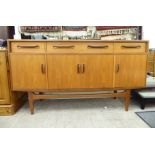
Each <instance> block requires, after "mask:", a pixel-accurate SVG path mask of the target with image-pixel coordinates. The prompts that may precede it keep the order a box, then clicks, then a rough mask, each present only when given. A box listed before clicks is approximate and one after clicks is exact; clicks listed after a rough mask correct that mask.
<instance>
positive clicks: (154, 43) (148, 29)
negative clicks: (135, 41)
mask: <svg viewBox="0 0 155 155" xmlns="http://www.w3.org/2000/svg"><path fill="white" fill-rule="evenodd" d="M143 39H144V40H149V48H155V27H154V26H153V25H149V26H147V25H146V26H143Z"/></svg>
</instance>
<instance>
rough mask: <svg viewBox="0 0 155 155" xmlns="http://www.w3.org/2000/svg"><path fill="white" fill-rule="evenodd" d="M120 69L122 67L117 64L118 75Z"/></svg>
mask: <svg viewBox="0 0 155 155" xmlns="http://www.w3.org/2000/svg"><path fill="white" fill-rule="evenodd" d="M119 69H120V66H119V64H117V65H116V73H118V72H119Z"/></svg>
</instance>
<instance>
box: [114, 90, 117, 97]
mask: <svg viewBox="0 0 155 155" xmlns="http://www.w3.org/2000/svg"><path fill="white" fill-rule="evenodd" d="M114 93H117V90H114ZM114 99H117V97H114Z"/></svg>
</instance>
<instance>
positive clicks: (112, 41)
mask: <svg viewBox="0 0 155 155" xmlns="http://www.w3.org/2000/svg"><path fill="white" fill-rule="evenodd" d="M8 41H11V42H14V41H15V42H18V41H20V42H26V41H32V42H36V41H42V42H111V43H115V42H131V43H132V42H142V43H143V42H145V43H146V42H149V41H148V40H44V39H8Z"/></svg>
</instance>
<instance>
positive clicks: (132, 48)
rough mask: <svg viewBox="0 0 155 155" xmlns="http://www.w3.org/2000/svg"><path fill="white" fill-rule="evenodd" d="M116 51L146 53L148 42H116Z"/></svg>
mask: <svg viewBox="0 0 155 155" xmlns="http://www.w3.org/2000/svg"><path fill="white" fill-rule="evenodd" d="M114 52H115V53H134V52H136V53H145V52H146V43H128V42H127V43H114Z"/></svg>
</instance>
